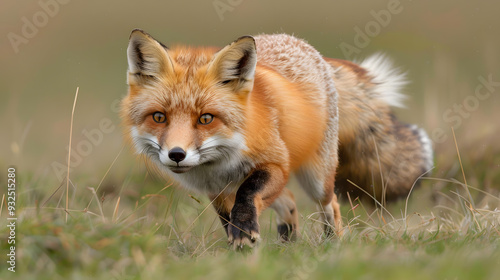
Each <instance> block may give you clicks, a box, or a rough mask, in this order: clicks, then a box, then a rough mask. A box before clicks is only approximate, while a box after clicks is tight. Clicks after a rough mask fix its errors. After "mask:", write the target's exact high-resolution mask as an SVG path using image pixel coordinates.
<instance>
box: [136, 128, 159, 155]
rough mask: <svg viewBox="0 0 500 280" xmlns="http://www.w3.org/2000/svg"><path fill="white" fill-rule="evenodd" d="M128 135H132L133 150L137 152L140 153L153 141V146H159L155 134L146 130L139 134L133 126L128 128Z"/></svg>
mask: <svg viewBox="0 0 500 280" xmlns="http://www.w3.org/2000/svg"><path fill="white" fill-rule="evenodd" d="M130 135H131V136H132V140H133V142H134V147H135V152H136V153H137V154H142V153H143V152H144V148H145V147H147V146H148V145H151V144H153V143H154V144H153V145H154V146H156V147H159V143H158V138H157V137H156V136H154V135H153V134H151V133H147V132H144V133H142V134H139V130H138V129H137V127H135V126H133V127H132V128H131V129H130Z"/></svg>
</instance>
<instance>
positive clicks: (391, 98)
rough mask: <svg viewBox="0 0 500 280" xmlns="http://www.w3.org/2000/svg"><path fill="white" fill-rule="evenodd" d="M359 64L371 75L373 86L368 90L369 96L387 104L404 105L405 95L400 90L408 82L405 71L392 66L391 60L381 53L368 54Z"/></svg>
mask: <svg viewBox="0 0 500 280" xmlns="http://www.w3.org/2000/svg"><path fill="white" fill-rule="evenodd" d="M360 66H361V67H362V68H364V69H366V70H367V71H368V73H369V75H370V76H371V77H372V78H371V83H372V84H373V88H372V90H370V91H369V92H368V93H369V94H370V95H371V96H370V97H371V98H374V99H379V100H380V101H382V102H384V103H385V104H387V105H389V106H394V107H401V108H403V107H404V104H403V101H404V100H405V99H406V96H405V95H403V94H401V91H402V89H403V87H404V86H405V85H407V84H408V80H407V79H406V73H404V72H401V71H400V70H399V69H398V68H396V67H394V65H393V63H392V61H391V60H390V59H389V58H388V57H387V56H386V55H384V54H382V53H376V54H374V55H371V56H369V57H368V58H366V59H365V60H363V61H362V62H361V63H360Z"/></svg>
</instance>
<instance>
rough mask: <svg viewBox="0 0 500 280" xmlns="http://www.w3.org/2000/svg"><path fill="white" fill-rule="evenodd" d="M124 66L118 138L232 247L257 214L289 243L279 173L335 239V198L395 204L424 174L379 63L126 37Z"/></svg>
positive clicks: (249, 45)
mask: <svg viewBox="0 0 500 280" xmlns="http://www.w3.org/2000/svg"><path fill="white" fill-rule="evenodd" d="M127 61H128V70H127V85H128V93H127V95H126V96H125V97H124V98H123V100H122V103H121V112H120V115H121V119H122V123H123V127H124V134H125V135H126V139H127V141H128V142H129V143H130V145H131V146H132V147H134V148H135V150H136V153H137V154H139V155H144V156H145V158H146V161H147V162H148V164H149V163H151V164H152V165H153V166H155V169H157V170H158V171H159V172H160V174H163V175H166V177H168V178H170V179H173V180H174V181H176V182H177V183H178V184H179V185H180V186H182V187H184V188H186V189H187V190H189V191H193V192H198V193H203V194H206V195H207V196H208V197H209V199H210V201H211V204H213V207H214V208H215V211H216V212H217V214H218V216H219V218H220V220H221V223H222V226H223V228H224V230H225V232H226V234H227V237H228V242H229V244H230V245H232V246H233V247H234V248H243V247H244V246H249V247H253V246H255V245H256V244H258V243H259V242H258V241H260V229H259V228H260V226H259V216H260V215H261V213H262V212H263V211H264V210H265V209H267V208H271V209H273V210H274V211H275V212H276V213H277V227H278V228H277V231H278V235H279V238H281V239H282V240H284V241H288V240H293V239H295V237H296V236H297V233H298V228H299V214H298V211H297V207H296V203H295V196H294V194H293V193H292V191H290V189H289V188H287V183H288V181H289V178H290V176H295V178H296V179H297V181H298V182H299V184H300V186H301V187H302V189H303V190H304V191H305V193H306V195H307V196H308V197H309V198H310V199H311V200H312V201H314V202H315V203H316V204H317V207H318V213H319V214H320V216H321V220H322V222H323V224H324V232H325V234H326V235H327V236H332V235H338V236H340V235H342V233H343V228H342V216H341V212H340V202H339V196H345V195H346V194H347V193H351V194H355V195H358V196H361V195H363V194H364V193H367V194H370V195H373V196H374V197H376V198H381V197H382V196H384V197H387V198H388V199H395V198H397V197H401V196H404V195H405V194H408V192H409V190H410V189H411V188H412V185H413V182H414V181H415V180H416V179H417V178H419V177H420V176H421V175H422V174H423V173H425V172H426V171H427V170H428V169H429V168H431V165H432V147H431V146H430V143H431V142H430V140H429V138H428V136H427V134H426V133H425V131H424V130H422V129H419V128H418V127H417V126H415V125H408V124H404V123H402V122H400V121H399V120H398V119H397V118H396V117H395V115H394V113H393V110H392V107H394V106H396V107H401V106H402V99H403V95H402V94H401V93H400V90H401V87H402V86H403V85H404V84H405V83H406V80H405V77H404V75H403V74H401V73H400V72H399V71H398V70H397V69H394V68H393V67H392V64H391V63H390V61H389V60H388V59H387V58H386V57H384V56H382V55H375V56H373V57H370V58H368V59H367V60H365V61H363V62H362V63H360V64H355V63H353V62H350V61H345V60H341V59H333V58H326V57H323V56H322V55H321V54H320V52H319V51H318V50H316V49H315V48H314V47H313V46H311V45H310V44H308V43H307V42H306V41H305V40H303V39H300V38H297V37H294V36H291V35H287V34H269V35H266V34H261V35H257V36H248V35H247V36H242V37H240V38H238V39H236V40H235V41H233V42H232V43H230V44H228V45H226V46H225V47H223V48H218V47H192V46H183V45H179V46H175V47H171V48H170V47H167V46H166V45H164V44H163V43H161V42H160V41H158V40H156V39H154V38H153V37H152V36H151V35H149V34H148V33H146V32H145V31H143V30H140V29H134V30H133V31H132V33H131V35H130V38H129V43H128V47H127ZM377 174H378V175H381V176H377ZM354 184H355V185H357V186H358V188H360V189H363V190H364V192H362V191H360V190H359V189H358V188H356V187H355V186H354Z"/></svg>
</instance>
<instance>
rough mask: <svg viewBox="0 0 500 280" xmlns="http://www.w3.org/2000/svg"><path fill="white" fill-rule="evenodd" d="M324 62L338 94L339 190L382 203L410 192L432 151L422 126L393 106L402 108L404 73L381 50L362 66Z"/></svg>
mask: <svg viewBox="0 0 500 280" xmlns="http://www.w3.org/2000/svg"><path fill="white" fill-rule="evenodd" d="M325 60H326V61H327V62H328V63H329V64H330V65H331V66H332V68H333V72H334V74H333V78H334V80H335V85H336V88H337V91H338V94H339V102H338V104H339V105H338V106H339V141H340V143H339V158H340V164H339V168H338V169H337V176H336V183H335V185H336V190H337V192H339V193H340V194H341V196H344V195H346V194H347V193H349V195H350V197H351V198H353V199H354V198H355V197H357V196H360V197H362V196H365V195H366V193H368V194H370V195H372V196H374V197H375V198H377V200H379V201H385V200H391V199H395V198H398V197H402V196H406V195H407V194H408V192H409V191H410V189H411V188H412V186H413V185H414V183H415V182H416V180H417V179H418V178H419V177H420V176H422V175H423V174H425V173H426V172H428V171H429V170H430V169H431V168H432V166H433V152H432V144H431V140H430V139H429V137H428V135H427V133H426V132H425V131H424V130H423V129H419V128H418V127H417V126H416V125H408V124H405V123H402V122H400V121H399V120H398V119H397V118H396V117H395V116H394V114H393V111H392V108H391V107H403V100H404V99H405V96H404V95H402V94H401V89H402V87H403V86H404V85H405V84H407V80H406V79H405V74H404V73H401V72H400V71H399V70H398V69H396V68H394V67H393V66H392V63H391V62H390V60H388V59H387V58H386V57H384V56H383V55H381V54H376V55H373V56H371V57H369V58H367V59H365V60H364V61H363V62H361V63H360V64H359V65H358V64H355V63H352V62H349V61H345V60H339V59H328V58H325ZM349 181H350V182H349ZM355 185H356V186H358V187H359V188H361V189H363V190H364V191H362V190H360V189H359V188H358V187H356V186H355ZM365 192H366V193H365Z"/></svg>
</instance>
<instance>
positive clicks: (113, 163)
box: [86, 145, 125, 209]
mask: <svg viewBox="0 0 500 280" xmlns="http://www.w3.org/2000/svg"><path fill="white" fill-rule="evenodd" d="M124 147H125V146H123V145H122V148H121V149H120V151H119V152H118V154H117V155H116V157H115V159H114V160H113V162H112V163H111V165H110V166H109V168H108V170H106V173H104V176H102V178H101V181H100V182H99V185H97V188H96V192H97V191H98V190H99V188H100V187H101V185H102V182H103V181H104V178H106V176H107V175H108V173H109V170H111V167H113V165H115V162H116V160H117V159H118V157H119V156H120V155H121V154H122V152H123V148H124ZM93 200H94V197H93V196H92V197H91V198H90V201H89V204H87V208H86V209H89V207H90V204H91V203H92V201H93Z"/></svg>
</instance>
